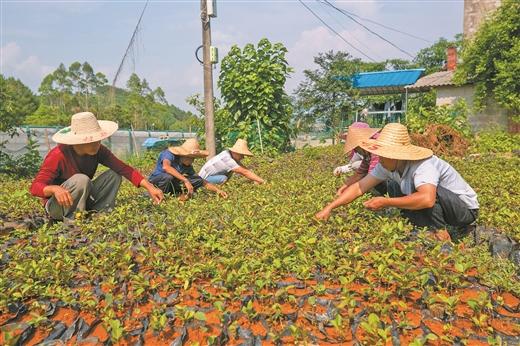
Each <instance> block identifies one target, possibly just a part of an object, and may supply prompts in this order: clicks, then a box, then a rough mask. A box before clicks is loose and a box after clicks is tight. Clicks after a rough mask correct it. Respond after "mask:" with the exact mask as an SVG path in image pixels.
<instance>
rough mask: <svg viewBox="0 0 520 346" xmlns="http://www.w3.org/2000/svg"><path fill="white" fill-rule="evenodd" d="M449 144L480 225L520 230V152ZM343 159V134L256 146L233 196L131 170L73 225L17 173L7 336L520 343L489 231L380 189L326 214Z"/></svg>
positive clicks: (87, 340)
mask: <svg viewBox="0 0 520 346" xmlns="http://www.w3.org/2000/svg"><path fill="white" fill-rule="evenodd" d="M154 160H155V157H149V158H148V159H141V160H140V161H139V163H138V165H139V166H140V168H141V169H142V170H143V172H146V173H148V172H149V171H150V169H151V168H152V166H153V164H154ZM447 160H448V161H449V162H450V163H451V164H453V166H454V167H455V168H456V169H457V170H458V171H459V172H460V173H461V174H462V176H463V177H464V178H465V179H466V180H467V181H468V183H469V184H470V185H471V186H472V187H473V188H474V189H475V191H476V192H477V193H478V195H479V202H480V205H481V209H480V216H479V226H480V228H481V229H484V230H487V229H495V230H496V232H499V233H503V234H505V235H507V236H509V237H510V238H511V239H512V240H514V241H516V242H520V227H519V226H518V225H519V222H518V220H519V219H520V184H518V176H519V174H520V158H518V157H515V156H514V155H501V154H492V153H491V154H482V155H476V156H468V157H466V158H464V159H459V158H447ZM343 162H344V160H343V155H342V148H341V147H340V146H330V147H324V148H309V149H302V150H298V151H296V152H294V153H290V154H285V155H281V156H279V157H277V158H275V159H262V158H255V159H252V160H250V161H249V162H246V164H248V165H250V166H251V167H252V168H253V169H254V170H255V172H258V173H259V175H260V176H262V177H265V178H267V180H268V183H267V184H266V185H258V186H257V185H253V184H250V183H247V182H246V181H245V180H244V179H241V178H237V177H235V178H233V179H232V180H231V181H230V183H228V184H226V185H225V186H224V189H225V190H226V191H227V192H228V193H229V198H228V199H226V200H224V199H221V198H218V197H216V196H215V195H214V194H210V193H206V192H204V191H202V192H199V193H197V195H196V196H195V198H194V199H192V200H190V201H187V202H184V203H182V202H179V201H178V200H177V199H176V198H171V197H170V198H166V200H165V201H164V202H163V203H162V204H161V205H160V207H154V206H152V205H151V203H150V201H149V199H148V198H147V197H146V196H143V194H142V193H143V192H142V190H137V189H135V188H133V187H132V186H131V185H130V184H129V183H128V182H124V183H123V186H122V189H121V191H120V194H119V196H118V201H117V206H116V208H115V210H114V211H113V212H112V213H105V214H93V215H81V216H79V217H78V219H77V221H76V222H75V224H73V225H63V224H61V223H58V224H54V225H49V224H48V223H47V222H46V220H44V219H43V216H44V213H43V208H42V206H41V204H40V201H39V200H38V199H36V198H33V197H31V196H30V195H29V192H28V186H29V184H30V181H29V180H21V179H20V180H16V179H13V178H10V177H7V176H2V177H1V178H2V180H1V183H0V220H1V221H0V272H1V275H0V344H2V345H3V344H7V345H20V344H23V345H35V344H38V343H42V342H43V344H44V345H61V344H67V345H74V344H82V345H103V344H104V345H109V344H117V345H135V344H137V345H139V344H141V345H142V344H145V345H170V344H171V345H207V344H212V345H223V344H229V345H240V344H244V345H260V344H295V343H296V344H320V345H321V344H343V345H346V344H356V343H357V344H364V345H377V344H381V345H391V344H393V345H399V344H402V345H407V344H413V345H424V344H428V345H452V344H460V345H466V344H467V345H479V344H496V345H500V344H503V345H518V344H520V299H519V298H520V285H519V284H518V283H519V281H520V268H519V267H518V266H516V265H515V264H514V263H513V262H512V261H511V260H509V259H505V258H499V257H493V256H492V254H491V253H490V251H489V244H488V243H487V242H482V243H480V244H475V241H474V239H473V237H472V236H468V237H466V238H464V239H462V240H460V241H457V242H453V243H452V242H440V241H437V240H435V239H434V238H433V237H432V236H430V235H429V234H428V233H427V232H424V231H420V232H417V231H415V230H413V229H412V226H411V225H409V224H408V223H406V222H405V221H404V219H402V218H401V217H400V216H399V213H398V212H397V211H396V210H386V211H384V212H378V213H374V212H371V211H368V210H366V209H364V208H363V206H362V201H363V200H365V199H366V198H367V197H364V198H361V199H359V200H358V201H356V202H355V203H353V204H352V205H351V206H350V207H344V208H340V209H338V210H337V211H336V212H335V213H334V214H333V216H332V217H331V219H330V220H329V222H327V223H320V222H317V221H314V220H313V215H314V213H316V212H317V211H318V210H320V208H321V207H322V206H323V205H324V204H325V203H326V202H327V201H330V200H331V198H332V197H333V196H334V193H335V191H336V189H337V188H338V187H339V186H340V184H341V180H342V178H336V177H334V176H333V175H332V170H333V168H334V167H335V166H337V165H338V164H340V163H341V164H343ZM199 164H200V163H199ZM58 339H59V340H61V343H60V342H57V341H55V340H58Z"/></svg>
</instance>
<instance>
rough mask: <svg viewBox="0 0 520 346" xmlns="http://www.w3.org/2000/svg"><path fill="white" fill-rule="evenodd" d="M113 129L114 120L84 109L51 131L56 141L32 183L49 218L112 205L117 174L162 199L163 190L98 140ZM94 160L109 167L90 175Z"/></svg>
mask: <svg viewBox="0 0 520 346" xmlns="http://www.w3.org/2000/svg"><path fill="white" fill-rule="evenodd" d="M116 131H117V124H116V123H115V122H113V121H107V120H97V119H96V117H95V116H94V114H92V113H90V112H82V113H77V114H74V115H73V116H72V119H71V125H70V126H69V127H65V128H63V129H61V130H60V131H58V132H57V133H56V134H54V136H53V137H52V139H53V140H54V141H55V142H56V143H58V146H56V147H55V148H53V149H52V150H51V151H50V152H49V153H48V154H47V156H46V157H45V160H44V161H43V164H42V166H41V168H40V171H39V172H38V174H37V175H36V177H35V179H34V181H33V182H32V185H31V189H30V191H31V193H32V194H33V195H34V196H37V197H41V198H43V201H44V204H45V210H46V211H47V213H48V214H49V216H50V218H51V219H54V220H63V219H72V218H73V217H74V214H75V212H76V211H85V210H97V211H101V210H106V209H108V208H112V207H114V204H115V199H116V195H117V192H118V191H119V186H120V185H121V180H122V178H121V176H123V177H125V178H126V179H128V180H129V181H130V182H132V184H134V185H135V186H136V187H144V188H145V189H146V190H148V193H149V194H150V197H151V198H152V200H153V202H154V203H156V204H158V203H160V202H161V200H162V199H163V193H162V192H161V190H159V189H157V188H155V187H154V186H153V185H152V184H150V183H149V182H148V180H146V179H145V178H144V177H143V176H142V175H141V174H140V173H139V172H138V171H137V170H135V169H134V168H132V167H130V166H129V165H127V164H125V163H124V162H122V161H121V160H119V159H118V158H117V157H115V156H114V154H112V152H111V151H110V150H109V149H108V148H107V147H105V146H104V145H102V144H101V141H102V140H103V139H106V138H108V137H110V136H111V135H112V134H113V133H114V132H116ZM98 164H102V165H104V166H106V167H108V168H110V169H109V170H107V171H105V172H103V173H101V174H100V175H99V176H98V177H97V178H96V179H93V177H94V174H95V173H96V170H97V167H98Z"/></svg>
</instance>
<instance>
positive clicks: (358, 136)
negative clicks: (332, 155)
mask: <svg viewBox="0 0 520 346" xmlns="http://www.w3.org/2000/svg"><path fill="white" fill-rule="evenodd" d="M379 130H381V129H375V128H370V127H369V128H359V127H352V126H350V127H349V128H348V132H347V136H346V139H345V149H344V151H345V153H350V152H351V151H352V150H354V149H356V147H359V144H361V142H363V141H366V140H368V139H370V137H372V136H373V135H375V134H376V133H377V132H378V131H379Z"/></svg>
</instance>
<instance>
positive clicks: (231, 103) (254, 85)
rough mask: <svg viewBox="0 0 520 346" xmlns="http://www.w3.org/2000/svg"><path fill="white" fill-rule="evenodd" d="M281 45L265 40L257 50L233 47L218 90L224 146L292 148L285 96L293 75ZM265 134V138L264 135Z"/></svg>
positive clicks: (218, 117)
mask: <svg viewBox="0 0 520 346" xmlns="http://www.w3.org/2000/svg"><path fill="white" fill-rule="evenodd" d="M286 53H287V49H286V48H285V47H284V46H283V44H281V43H275V44H271V42H269V40H267V39H265V38H264V39H261V40H260V41H259V42H258V44H257V46H256V47H255V46H254V45H253V44H247V45H245V46H244V48H243V49H240V48H239V47H238V46H236V45H235V46H233V47H231V50H230V51H229V53H228V55H227V56H226V57H224V59H223V60H222V64H221V72H220V76H219V80H218V86H219V88H220V91H221V95H222V99H223V106H222V111H221V112H217V113H216V132H217V135H218V137H219V140H220V141H221V144H222V145H230V144H232V143H233V142H234V141H235V140H236V139H237V138H244V139H247V140H248V142H249V143H250V146H251V148H252V149H253V150H256V151H258V149H260V148H261V146H263V147H264V149H266V148H267V149H268V150H269V151H284V150H287V149H288V148H289V147H290V138H291V136H292V135H293V130H292V128H291V125H290V119H291V112H292V108H291V103H290V101H289V97H288V96H287V94H286V93H285V90H284V86H285V81H286V79H287V76H288V75H289V73H290V72H292V70H291V68H290V67H289V65H288V63H287V60H286V59H285V54H286ZM260 134H261V135H260Z"/></svg>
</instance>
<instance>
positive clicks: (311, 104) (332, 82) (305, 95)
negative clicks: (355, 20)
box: [295, 51, 364, 133]
mask: <svg viewBox="0 0 520 346" xmlns="http://www.w3.org/2000/svg"><path fill="white" fill-rule="evenodd" d="M314 63H315V64H316V65H318V68H317V69H316V70H305V71H304V72H303V73H304V75H305V80H304V81H303V82H301V83H300V85H299V86H298V88H297V90H296V92H295V95H296V101H295V110H296V111H295V119H296V121H297V123H298V125H299V126H298V127H299V128H301V129H303V130H305V129H306V128H308V127H309V126H310V125H312V124H314V123H316V122H322V123H323V124H325V126H326V128H327V129H331V130H332V131H333V132H334V133H335V132H338V131H340V124H341V121H342V119H343V118H344V117H345V116H347V115H348V114H349V113H352V111H353V110H354V105H355V102H356V100H357V99H358V93H357V91H356V90H354V89H353V88H352V83H351V81H350V79H348V78H342V77H349V76H351V75H353V74H354V73H356V72H359V71H360V70H362V69H363V66H364V63H362V62H361V61H360V60H359V59H353V58H352V57H351V56H350V55H349V54H348V53H345V52H336V53H334V52H333V51H329V52H326V53H320V54H318V56H317V57H315V58H314Z"/></svg>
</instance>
